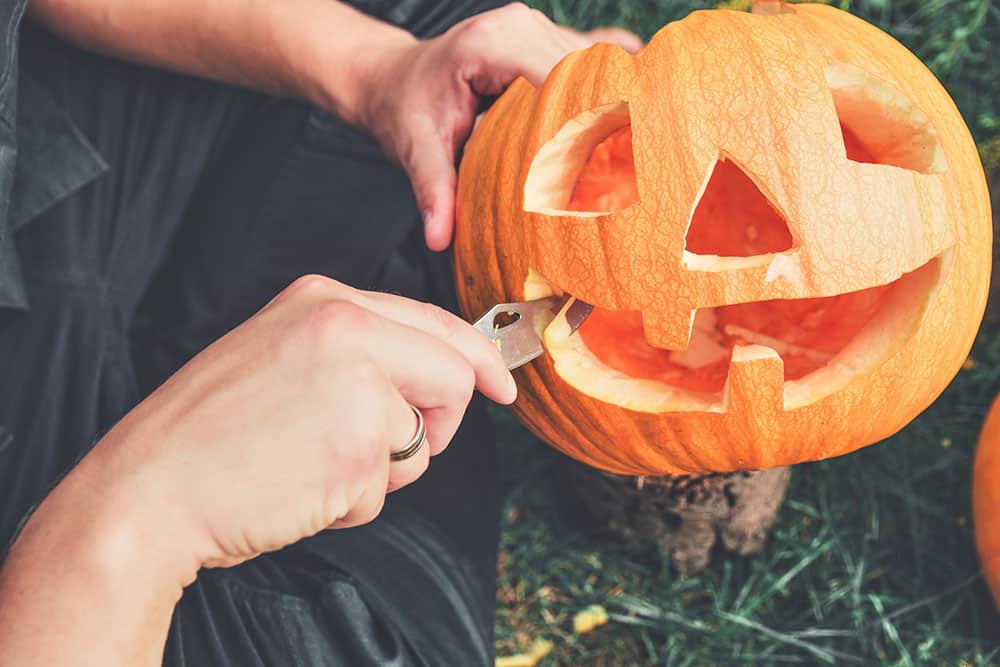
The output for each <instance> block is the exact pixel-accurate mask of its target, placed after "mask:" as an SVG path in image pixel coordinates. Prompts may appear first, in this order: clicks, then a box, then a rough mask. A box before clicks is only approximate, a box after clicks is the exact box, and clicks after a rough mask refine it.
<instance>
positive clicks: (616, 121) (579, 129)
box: [524, 103, 638, 215]
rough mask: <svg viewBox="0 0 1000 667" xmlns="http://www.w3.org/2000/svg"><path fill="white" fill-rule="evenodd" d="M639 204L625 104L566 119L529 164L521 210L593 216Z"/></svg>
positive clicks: (613, 105)
mask: <svg viewBox="0 0 1000 667" xmlns="http://www.w3.org/2000/svg"><path fill="white" fill-rule="evenodd" d="M637 199H638V193H637V186H636V179H635V163H634V160H633V158H632V127H631V124H630V117H629V111H628V105H627V104H625V103H619V104H609V105H606V106H602V107H598V108H596V109H592V110H590V111H586V112H584V113H582V114H580V115H579V116H577V117H576V118H574V119H572V120H570V121H569V122H567V123H566V125H564V126H563V127H562V129H560V130H559V132H557V133H556V135H555V136H554V137H552V139H550V140H549V141H547V142H546V143H545V144H544V145H543V146H542V147H541V149H539V151H538V153H537V154H536V155H535V159H534V160H532V162H531V167H530V169H529V170H528V178H527V181H526V182H525V185H524V208H525V210H526V211H535V212H539V213H549V214H562V215H588V214H589V215H595V214H603V213H610V212H612V211H620V210H622V209H624V208H628V207H629V206H631V205H632V204H633V203H634V202H635V201H636V200H637Z"/></svg>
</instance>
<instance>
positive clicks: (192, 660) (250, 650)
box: [0, 3, 499, 667]
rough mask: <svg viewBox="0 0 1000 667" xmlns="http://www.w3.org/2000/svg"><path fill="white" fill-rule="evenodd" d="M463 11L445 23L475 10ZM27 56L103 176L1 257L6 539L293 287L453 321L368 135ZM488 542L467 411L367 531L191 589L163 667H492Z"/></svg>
mask: <svg viewBox="0 0 1000 667" xmlns="http://www.w3.org/2000/svg"><path fill="white" fill-rule="evenodd" d="M456 4H463V3H456ZM489 4H490V5H492V4H493V3H489ZM484 6H485V4H484ZM463 7H464V8H463V9H462V10H456V11H454V12H450V13H448V14H447V15H448V16H449V17H452V18H454V17H457V16H464V15H465V14H469V13H472V9H470V7H471V5H469V4H464V5H463ZM443 27H444V26H436V27H434V28H433V29H434V30H436V31H438V32H439V31H440V30H441V29H443ZM427 29H428V30H431V29H432V28H427ZM23 42H24V44H23V53H22V56H23V63H22V71H23V72H24V74H25V75H26V76H25V80H28V78H30V79H31V81H32V84H31V85H32V86H35V85H37V90H36V92H38V93H39V94H40V95H42V96H44V97H46V98H48V99H49V100H51V101H52V102H53V104H52V105H51V106H50V109H58V110H60V113H61V114H63V116H62V117H63V118H64V119H72V121H73V123H74V124H75V128H77V129H73V130H71V131H69V132H64V130H66V127H67V126H65V125H60V126H59V127H60V129H59V130H55V129H53V131H52V132H41V133H40V134H39V135H38V136H39V137H40V138H42V139H45V138H50V137H51V136H69V137H74V138H75V139H74V141H77V140H79V143H78V144H77V145H78V146H79V147H80V150H79V151H71V153H74V154H75V155H77V156H89V158H90V159H91V167H90V169H91V173H90V174H89V176H91V177H92V176H97V178H96V180H93V181H92V182H90V183H88V184H84V182H83V181H81V180H79V179H77V182H75V183H72V184H71V186H70V187H64V188H63V192H62V194H63V195H64V196H65V195H68V196H65V198H64V199H62V200H61V201H58V202H55V203H53V202H52V201H48V202H43V203H41V204H37V210H32V207H30V206H28V207H27V208H26V209H25V210H29V211H30V213H29V214H26V217H25V219H31V220H32V222H31V224H27V225H24V226H21V227H20V228H19V229H18V231H17V233H16V234H14V235H12V236H13V238H14V239H15V242H16V251H17V254H16V255H14V254H11V255H10V256H7V255H4V254H2V252H0V262H3V261H4V257H8V259H10V258H11V257H12V258H13V259H12V260H11V261H16V259H17V257H18V256H19V257H20V259H21V260H22V261H21V264H22V268H23V277H24V282H23V284H24V286H25V288H26V296H27V298H28V299H29V300H30V303H31V307H30V309H28V310H22V311H12V310H6V311H3V310H0V379H2V382H0V498H2V501H0V540H2V541H3V542H4V543H6V542H7V541H8V540H9V539H11V537H12V536H13V534H14V532H15V530H16V527H17V525H18V523H19V521H20V519H21V518H22V517H23V516H25V514H26V513H27V512H28V511H29V509H30V508H31V507H32V506H33V505H34V504H36V503H37V502H38V501H40V500H41V499H42V498H43V497H44V494H45V493H46V492H47V490H48V489H49V488H51V486H52V484H54V483H55V482H56V481H57V480H58V478H59V477H60V476H61V475H62V474H63V473H64V472H65V471H66V470H67V469H69V468H70V467H71V466H72V465H73V464H74V462H75V461H77V460H78V459H79V457H80V456H81V455H83V454H84V453H85V452H86V451H87V449H88V448H89V447H90V445H91V444H92V442H93V440H94V438H95V436H96V435H97V434H98V433H99V432H101V431H102V430H103V429H106V428H107V427H109V426H110V425H111V424H113V423H114V421H115V420H116V419H117V418H119V417H120V416H121V415H122V414H123V413H124V412H126V411H127V410H128V409H129V408H130V407H131V406H133V405H134V404H135V403H136V402H137V401H138V400H139V399H141V397H142V396H143V395H144V394H145V393H146V392H148V391H149V390H150V389H151V388H153V387H154V386H156V385H157V384H158V383H159V382H161V381H162V380H163V379H164V378H165V377H166V376H167V375H168V374H169V373H170V372H172V371H173V370H174V369H175V368H177V367H178V366H179V365H180V364H182V363H183V362H184V361H185V360H186V359H188V358H189V357H190V356H192V355H194V354H196V353H197V352H198V351H199V350H200V349H202V348H203V347H204V346H205V345H206V344H208V343H209V342H211V341H212V340H213V339H215V338H217V337H218V336H220V335H222V334H223V333H225V331H227V330H228V329H229V328H231V327H232V326H234V325H235V324H237V323H238V322H239V321H240V320H241V319H243V318H245V317H246V316H248V315H249V314H250V313H252V312H253V310H255V309H256V308H257V307H259V306H260V305H261V304H262V303H263V302H264V301H266V300H267V299H268V298H270V297H271V296H273V294H274V293H275V292H276V291H278V290H279V289H281V288H282V287H284V286H285V285H286V284H287V283H288V282H290V281H291V280H292V279H294V278H295V277H297V276H299V275H302V274H304V273H308V272H321V273H325V274H327V275H331V276H333V277H336V278H339V279H341V280H344V281H345V282H348V283H351V284H354V285H358V286H362V287H376V288H380V289H387V290H392V291H396V292H399V293H403V294H406V295H408V296H412V297H415V298H422V299H426V300H433V301H437V302H439V303H442V304H443V305H446V306H453V304H454V301H453V294H452V292H451V277H450V274H449V260H448V258H447V257H446V256H444V255H432V254H431V253H429V252H428V251H426V250H425V249H424V248H423V245H422V236H421V230H420V228H419V220H418V216H417V213H416V210H415V206H414V204H413V200H412V194H411V192H410V188H409V183H408V181H407V180H406V178H405V175H404V174H403V173H402V172H401V171H400V170H399V169H398V168H396V167H394V166H392V165H390V164H388V163H387V161H386V160H385V158H384V157H383V156H382V155H381V152H380V151H379V150H378V148H377V146H376V145H375V143H374V142H373V141H372V140H371V139H370V138H369V137H367V136H365V135H363V134H361V133H359V132H358V131H356V130H354V129H351V128H348V127H346V126H344V125H343V124H341V123H339V122H338V121H336V120H335V119H333V118H331V117H330V116H328V115H326V114H323V113H320V112H317V111H314V110H310V109H308V108H306V107H304V106H302V105H297V104H293V103H289V102H279V101H274V100H270V99H266V98H263V97H259V96H255V95H252V94H249V93H246V92H242V91H239V90H235V89H231V88H226V87H224V86H219V85H215V84H210V83H206V82H198V81H193V80H190V79H186V78H183V77H179V76H175V75H171V74H166V73H162V72H154V71H151V70H149V69H146V68H142V67H137V66H131V65H126V64H122V63H118V62H115V61H112V60H110V59H106V58H102V57H99V56H94V55H90V54H84V53H82V52H81V51H79V50H77V49H75V48H72V47H69V46H68V45H65V44H63V43H61V42H58V41H57V40H55V39H54V38H52V37H49V36H46V35H44V34H42V33H39V32H36V31H31V30H28V31H26V32H25V33H24V35H23ZM19 113H21V114H24V115H25V116H28V115H30V114H31V113H32V110H31V108H27V109H24V108H22V109H20V110H19ZM54 117H55V116H52V117H51V118H54ZM42 126H43V127H44V124H43V125H42ZM0 146H2V142H0ZM53 150H55V151H56V152H55V153H52V155H59V154H60V153H59V152H58V150H59V149H53ZM81 159H82V158H81ZM81 164H82V163H81ZM105 169H106V170H105ZM100 172H102V173H100ZM81 173H85V172H81ZM98 173H100V175H99V176H98V175H97V174H98ZM42 199H44V197H43V198H42ZM38 201H42V200H38ZM2 250H3V246H2V245H0V251H2ZM0 279H2V276H0ZM276 446H277V445H276ZM498 523H499V499H498V491H497V480H496V466H495V448H494V443H493V435H492V429H491V427H490V424H489V421H488V419H487V416H486V414H485V410H484V406H483V405H482V404H481V403H479V402H477V403H476V404H475V405H473V407H472V408H471V409H470V412H469V414H468V415H467V418H466V420H465V422H464V424H463V426H462V428H461V429H460V431H459V434H458V436H457V437H456V439H455V441H454V443H453V444H452V446H451V447H450V448H449V449H448V450H447V451H446V452H445V453H444V454H442V455H441V456H439V457H437V458H436V459H435V461H434V462H433V464H432V466H431V468H430V470H429V471H428V473H427V474H426V475H425V476H424V478H422V479H421V480H420V481H419V482H418V483H416V484H414V485H412V486H411V487H408V488H407V489H405V490H403V491H400V492H398V493H396V494H393V495H392V496H391V497H390V498H389V499H388V501H387V506H386V510H385V511H384V512H383V514H382V516H381V517H380V518H379V519H377V520H376V521H375V522H373V523H372V524H371V525H369V526H366V527H363V528H359V529H352V530H348V531H327V532H324V533H322V534H320V535H318V536H316V537H314V538H312V539H309V540H303V541H302V542H300V543H298V544H296V545H293V546H292V547H289V548H288V549H285V550H283V551H281V552H279V553H275V554H268V555H265V556H263V557H261V558H258V559H255V560H253V561H250V562H248V563H245V564H243V565H241V566H239V567H235V568H229V569H225V570H211V571H205V572H203V573H202V574H201V576H199V578H198V580H197V581H196V583H195V584H193V585H192V586H191V587H189V589H188V590H187V591H186V592H185V595H184V597H183V599H182V601H181V603H180V604H179V605H178V608H177V610H176V611H175V615H174V620H173V624H172V626H171V630H170V635H169V638H168V643H167V651H166V654H165V660H164V664H166V665H171V666H172V665H178V666H180V665H183V666H184V667H193V666H199V667H200V666H206V667H207V666H209V665H212V666H222V667H227V666H230V665H231V666H233V667H236V666H239V667H243V666H245V665H250V666H254V665H260V666H264V665H282V666H283V665H306V666H311V665H316V666H319V665H384V664H387V665H392V664H398V665H477V664H489V663H490V661H491V655H492V613H493V612H492V608H493V595H494V581H495V558H496V543H497V534H498ZM109 632H113V629H109Z"/></svg>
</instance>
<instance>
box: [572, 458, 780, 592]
mask: <svg viewBox="0 0 1000 667" xmlns="http://www.w3.org/2000/svg"><path fill="white" fill-rule="evenodd" d="M560 467H561V472H562V474H563V480H564V482H565V483H566V485H567V486H568V487H569V490H570V492H571V493H573V495H574V496H576V498H577V499H578V500H579V506H580V509H582V510H583V514H584V518H585V520H587V521H588V523H589V524H591V527H592V528H593V529H595V530H597V531H598V532H600V533H602V534H604V535H605V536H608V537H610V538H612V539H615V540H618V541H620V542H623V543H624V544H625V545H626V547H628V548H630V549H636V550H646V549H650V548H653V547H655V548H658V549H659V550H660V552H661V553H662V554H664V555H665V556H666V557H668V558H669V559H670V561H671V562H672V563H673V564H674V566H675V567H676V568H677V570H678V571H679V572H680V573H681V574H693V573H695V572H698V571H700V570H702V569H704V568H705V566H706V565H708V562H709V559H710V556H711V551H712V548H713V547H714V546H715V545H716V544H717V543H718V544H719V545H720V546H721V547H722V548H724V549H726V550H728V551H731V552H734V553H736V554H739V555H746V554H752V553H756V552H758V551H760V550H761V549H763V547H764V544H765V543H766V541H767V535H768V533H769V531H770V529H771V526H772V525H773V524H774V521H775V519H776V518H777V514H778V509H779V508H780V507H781V502H782V500H784V497H785V489H786V488H787V487H788V480H789V478H790V477H791V471H790V469H789V468H787V467H785V468H775V469H772V470H763V471H759V472H739V473H732V474H710V475H704V476H681V477H629V476H622V475H613V474H611V473H607V472H604V471H602V470H597V469H595V468H591V467H589V466H586V465H583V464H581V463H578V462H576V461H572V460H570V459H563V462H562V463H561V464H560Z"/></svg>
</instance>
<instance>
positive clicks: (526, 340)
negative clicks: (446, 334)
mask: <svg viewBox="0 0 1000 667" xmlns="http://www.w3.org/2000/svg"><path fill="white" fill-rule="evenodd" d="M565 302H566V297H560V296H551V297H547V298H545V299H538V300H537V301H521V302H517V303H501V304H497V305H496V306H493V307H492V308H490V309H489V310H488V311H486V314H484V315H483V316H482V317H480V318H479V319H478V320H476V322H475V323H474V324H473V325H472V326H474V327H475V328H476V329H478V330H479V331H480V332H481V333H483V334H485V335H486V337H487V338H489V339H490V340H492V341H493V343H494V344H495V345H496V346H497V347H498V348H499V349H500V354H501V355H503V360H504V361H505V362H506V364H507V369H508V370H514V369H515V368H520V367H521V366H523V365H525V364H526V363H528V362H529V361H531V360H533V359H537V358H538V357H540V356H542V353H543V352H545V348H544V347H543V346H542V341H541V339H539V337H538V334H537V333H536V332H537V331H541V330H542V329H544V328H545V327H547V326H548V325H549V324H551V323H552V320H553V319H555V316H556V314H558V313H559V310H560V309H561V308H562V307H563V305H564V304H565Z"/></svg>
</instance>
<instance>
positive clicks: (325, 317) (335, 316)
mask: <svg viewBox="0 0 1000 667" xmlns="http://www.w3.org/2000/svg"><path fill="white" fill-rule="evenodd" d="M307 322H308V326H309V329H310V330H311V331H312V333H313V334H315V335H316V336H318V337H319V338H321V339H323V340H331V339H332V340H345V339H347V338H350V337H354V336H357V335H359V334H364V333H365V332H367V331H369V329H370V328H371V326H372V324H373V322H374V316H373V315H372V314H371V313H370V312H369V311H368V310H367V309H366V308H363V307H361V306H359V305H357V304H356V303H352V302H351V301H345V300H343V299H330V300H326V301H322V302H320V303H318V304H317V305H316V306H314V307H313V308H312V310H311V312H310V313H309V316H308V319H307Z"/></svg>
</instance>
